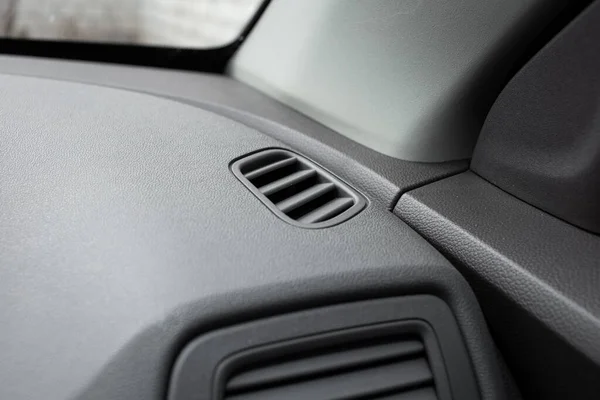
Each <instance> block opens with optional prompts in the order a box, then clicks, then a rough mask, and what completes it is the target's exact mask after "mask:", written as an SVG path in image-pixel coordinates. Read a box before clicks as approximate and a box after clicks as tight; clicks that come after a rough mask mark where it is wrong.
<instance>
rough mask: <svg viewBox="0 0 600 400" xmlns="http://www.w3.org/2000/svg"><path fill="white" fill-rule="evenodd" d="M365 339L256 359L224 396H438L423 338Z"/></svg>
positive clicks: (424, 399)
mask: <svg viewBox="0 0 600 400" xmlns="http://www.w3.org/2000/svg"><path fill="white" fill-rule="evenodd" d="M362 344H363V345H362V346H361V345H360V344H358V345H347V346H345V347H343V348H326V349H321V351H319V352H318V353H315V354H305V353H303V354H300V355H296V357H295V358H287V359H278V360H276V361H275V362H270V363H263V364H261V365H253V366H252V367H251V368H249V369H246V370H241V371H239V372H237V373H234V374H233V375H232V376H231V378H230V379H229V380H228V381H227V383H226V385H225V391H224V399H225V400H255V399H256V400H258V399H261V400H271V399H278V400H279V399H289V400H295V399H297V400H307V399H310V400H333V399H373V400H392V399H395V400H436V399H437V396H436V391H435V388H434V380H433V374H432V371H431V369H430V367H429V364H428V362H427V357H426V352H425V348H424V345H423V342H421V341H420V340H402V341H388V342H379V343H376V344H373V343H369V344H368V345H364V343H362Z"/></svg>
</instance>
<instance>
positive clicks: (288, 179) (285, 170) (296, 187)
mask: <svg viewBox="0 0 600 400" xmlns="http://www.w3.org/2000/svg"><path fill="white" fill-rule="evenodd" d="M231 169H232V171H233V173H234V174H235V176H236V177H237V178H238V179H239V180H240V181H242V183H243V184H244V185H246V187H247V188H248V189H250V191H252V193H254V195H255V196H256V197H258V198H259V199H260V200H261V201H262V202H263V203H264V204H265V205H266V206H267V207H269V208H270V209H271V211H273V212H274V213H275V214H276V215H277V216H279V217H280V218H281V219H283V220H284V221H286V222H288V223H290V224H293V225H296V226H300V227H303V228H325V227H329V226H333V225H336V224H339V223H341V222H343V221H346V220H347V219H349V218H351V217H353V216H354V215H356V214H357V213H358V212H359V211H361V210H362V209H363V208H364V207H365V204H366V201H365V199H364V198H363V197H362V196H361V195H359V194H358V193H357V192H356V191H354V190H353V189H351V188H350V187H348V185H346V184H344V183H342V182H341V181H340V180H339V179H337V178H336V177H334V176H333V175H332V174H330V173H328V172H327V171H325V170H324V169H322V168H321V167H319V166H317V165H316V164H314V163H312V162H311V161H308V160H307V159H305V158H303V157H301V156H299V155H297V154H295V153H292V152H290V151H287V150H282V149H270V150H264V151H261V152H259V153H255V154H252V155H249V156H246V157H244V158H242V159H239V160H237V161H235V162H234V163H233V164H232V166H231Z"/></svg>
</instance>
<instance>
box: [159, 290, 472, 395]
mask: <svg viewBox="0 0 600 400" xmlns="http://www.w3.org/2000/svg"><path fill="white" fill-rule="evenodd" d="M369 332H370V334H369ZM384 333H385V334H388V335H389V334H390V333H396V334H400V333H402V334H408V333H415V334H418V335H419V336H420V338H421V339H422V340H423V341H424V342H425V344H426V348H427V352H428V358H429V363H430V365H431V368H432V370H433V373H434V376H435V380H436V387H437V389H438V396H439V399H440V400H447V399H450V398H452V399H457V400H474V399H478V398H480V395H479V390H478V388H477V384H476V381H475V379H474V376H473V374H472V369H471V362H470V360H469V357H468V356H467V352H466V349H465V347H464V343H463V339H462V336H461V333H460V331H459V330H458V329H457V325H456V322H455V320H454V317H453V316H452V313H451V311H450V309H449V308H448V306H447V305H446V304H445V303H444V302H443V301H442V300H440V299H439V298H436V297H434V296H428V295H425V296H406V297H400V298H390V299H381V300H372V301H364V302H356V303H348V304H341V305H337V306H333V307H325V308H318V309H314V310H309V311H303V312H298V313H292V314H288V315H283V316H278V317H274V318H270V319H266V320H259V321H255V322H251V323H248V324H245V325H240V326H234V327H230V328H226V329H222V330H219V331H215V332H211V333H208V334H206V335H204V336H202V337H200V338H198V339H196V340H194V341H193V342H191V343H190V344H189V345H188V346H186V348H185V349H184V350H183V352H182V354H181V355H180V356H179V358H178V359H177V362H176V364H175V368H174V370H173V374H172V379H171V384H170V388H169V396H168V397H169V399H170V400H201V399H202V400H204V399H210V398H212V399H220V398H222V391H221V389H222V385H223V384H224V380H225V379H226V378H227V376H228V374H229V371H230V370H231V368H232V365H231V363H232V362H233V363H235V362H236V361H235V360H232V359H231V358H230V357H232V356H235V357H240V356H243V355H244V352H246V353H248V352H249V351H252V352H255V353H256V352H260V351H261V349H260V347H262V346H266V345H274V346H277V347H278V352H279V353H280V354H284V353H285V352H286V347H285V346H286V345H287V347H288V348H289V347H292V346H296V347H297V346H298V345H299V341H300V340H304V341H305V342H307V343H308V344H304V347H305V349H306V350H310V344H311V343H313V346H315V345H316V343H315V342H317V341H319V340H320V341H321V342H323V341H326V342H327V343H331V344H334V343H336V341H337V343H340V342H342V343H343V342H344V341H348V340H350V339H351V338H352V337H356V336H357V335H362V336H363V337H371V338H373V337H377V336H381V335H383V334H384ZM327 334H328V335H327ZM344 336H345V337H344ZM292 341H293V342H292ZM286 342H287V343H286ZM263 351H265V349H263ZM288 351H289V350H288ZM246 357H248V356H247V355H246ZM254 358H255V359H254V360H253V362H257V360H256V356H255V357H254ZM237 362H238V363H239V362H240V361H237Z"/></svg>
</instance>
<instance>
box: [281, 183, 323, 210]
mask: <svg viewBox="0 0 600 400" xmlns="http://www.w3.org/2000/svg"><path fill="white" fill-rule="evenodd" d="M334 188H335V185H334V184H333V183H320V184H318V185H316V186H313V187H311V188H309V189H306V190H304V191H302V192H300V193H298V194H296V195H294V196H292V197H289V198H287V199H286V200H283V201H281V202H279V203H277V204H276V206H277V208H279V209H280V210H281V211H282V212H284V213H286V214H287V213H288V212H290V211H292V210H295V209H296V208H298V207H300V206H302V205H304V204H306V203H308V202H310V201H312V200H314V199H316V198H318V197H320V196H322V195H324V194H325V193H327V192H329V191H331V190H333V189H334Z"/></svg>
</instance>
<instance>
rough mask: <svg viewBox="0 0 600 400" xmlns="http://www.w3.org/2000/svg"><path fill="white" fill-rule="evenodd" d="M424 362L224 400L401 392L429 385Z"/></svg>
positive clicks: (330, 398) (352, 396)
mask: <svg viewBox="0 0 600 400" xmlns="http://www.w3.org/2000/svg"><path fill="white" fill-rule="evenodd" d="M432 382H433V376H432V374H431V371H430V369H429V366H428V365H427V362H426V361H425V360H424V359H417V360H410V361H405V362H399V363H396V364H391V365H383V366H378V367H372V368H366V369H361V370H358V371H352V372H348V373H343V374H338V375H333V376H327V377H323V378H319V379H312V380H308V381H303V382H297V383H291V384H288V385H283V386H275V387H271V388H268V389H263V390H257V391H254V392H245V393H241V394H238V395H232V396H227V397H226V399H227V400H258V399H261V400H275V399H277V400H280V399H311V400H325V399H327V400H335V399H339V400H342V399H356V398H363V397H368V396H377V395H382V394H386V393H393V392H400V391H403V390H408V389H410V388H417V387H421V386H423V385H427V384H431V383H432Z"/></svg>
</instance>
